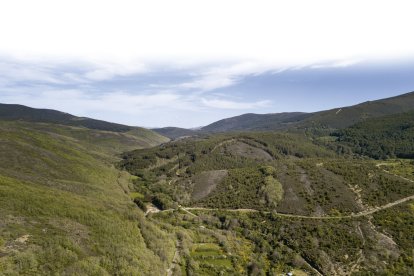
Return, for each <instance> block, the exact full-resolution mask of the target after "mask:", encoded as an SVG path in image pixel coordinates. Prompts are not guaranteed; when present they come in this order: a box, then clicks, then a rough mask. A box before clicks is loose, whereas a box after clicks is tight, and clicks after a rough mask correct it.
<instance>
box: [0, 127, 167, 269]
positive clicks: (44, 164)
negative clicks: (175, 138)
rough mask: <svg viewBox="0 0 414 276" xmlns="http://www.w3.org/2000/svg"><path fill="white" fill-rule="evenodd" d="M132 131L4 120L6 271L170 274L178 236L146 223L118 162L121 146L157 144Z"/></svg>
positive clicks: (0, 141)
mask: <svg viewBox="0 0 414 276" xmlns="http://www.w3.org/2000/svg"><path fill="white" fill-rule="evenodd" d="M133 137H136V136H134V134H122V135H118V134H116V133H115V134H114V133H112V132H107V131H98V130H89V129H85V128H74V127H69V126H59V125H52V124H38V123H25V122H0V152H1V154H0V271H1V272H0V274H2V273H4V274H6V275H14V274H16V275H17V274H26V275H39V274H43V275H44V274H52V273H58V274H71V275H73V274H75V275H114V274H122V275H142V274H144V275H145V274H147V275H149V274H152V273H155V274H156V275H161V274H163V273H164V271H165V268H166V260H167V259H169V258H172V256H170V255H172V254H173V252H172V253H171V252H169V251H168V249H169V248H170V247H171V246H173V242H168V241H167V240H166V239H167V238H168V237H167V236H166V234H164V233H162V232H160V230H158V228H156V227H154V226H152V225H149V224H148V223H147V222H145V220H144V218H143V213H142V212H140V211H139V210H138V209H137V208H136V207H135V205H134V204H133V203H132V201H131V200H130V196H129V185H130V176H129V175H128V174H127V173H122V172H120V171H118V170H116V169H115V168H114V167H113V165H112V163H113V161H114V159H113V158H114V157H112V154H113V153H114V152H116V151H117V150H120V149H127V148H134V147H135V148H137V147H140V145H141V147H142V146H144V145H148V144H150V143H154V144H155V143H156V142H155V141H151V140H150V138H149V137H147V138H146V139H147V140H148V141H147V142H143V143H142V144H140V142H139V141H138V140H134V139H135V138H133ZM136 139H138V138H136ZM126 141H129V142H128V143H126V145H125V144H124V142H126ZM134 141H137V142H136V143H135V144H134V143H133V142H134ZM154 235H157V238H156V239H155V238H153V237H154ZM153 240H157V241H159V242H162V243H163V245H164V246H163V248H164V250H163V252H162V253H160V252H155V251H154V248H155V246H154V245H152V247H151V246H149V245H148V244H151V243H152V244H154V242H153ZM170 243H172V245H171V244H170ZM152 275H154V274H152Z"/></svg>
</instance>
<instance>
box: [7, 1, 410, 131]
mask: <svg viewBox="0 0 414 276" xmlns="http://www.w3.org/2000/svg"><path fill="white" fill-rule="evenodd" d="M413 8H414V3H413V2H412V1H403V0H401V1H381V0H380V1H378V0H377V1H371V0H366V1H354V0H350V1H333V0H314V1H306V0H303V1H298V0H291V1H275V0H272V1H270V0H269V1H265V0H254V1H253V0H249V1H243V0H238V1H233V0H226V1H216V0H209V1H194V0H175V1H167V0H166V1H162V0H152V1H128V0H117V1H115V0H108V1H105V0H101V1H94V0H89V1H78V0H72V1H66V0H59V1H56V0H37V1H30V0H28V1H23V0H13V1H2V2H1V3H0V41H1V43H0V102H1V103H17V104H24V105H28V106H31V107H37V108H51V109H57V110H60V111H64V112H68V113H72V114H74V115H78V116H86V117H92V118H96V119H102V120H107V121H111V122H118V123H123V124H128V125H136V126H144V127H163V126H179V127H198V126H203V125H207V124H209V123H212V122H214V121H216V120H219V119H222V118H226V117H231V116H235V115H240V114H243V113H277V112H288V111H303V112H312V111H318V110H323V109H329V108H335V107H341V106H347V105H352V104H357V103H360V102H363V101H367V100H374V99H379V98H385V97H390V96H395V95H399V94H403V93H406V92H410V91H414V36H412V34H411V33H412V30H411V29H412V28H411V26H412V22H410V21H411V11H412V10H414V9H413Z"/></svg>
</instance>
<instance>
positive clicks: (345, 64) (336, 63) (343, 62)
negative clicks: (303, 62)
mask: <svg viewBox="0 0 414 276" xmlns="http://www.w3.org/2000/svg"><path fill="white" fill-rule="evenodd" d="M361 62H362V60H361V59H345V60H337V61H333V62H328V63H320V64H314V65H311V66H310V68H312V69H320V68H345V67H349V66H353V65H356V64H358V63H361Z"/></svg>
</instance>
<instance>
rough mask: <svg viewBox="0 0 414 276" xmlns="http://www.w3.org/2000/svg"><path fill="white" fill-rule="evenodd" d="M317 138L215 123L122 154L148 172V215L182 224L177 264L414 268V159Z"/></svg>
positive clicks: (215, 269) (224, 269) (130, 167)
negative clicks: (367, 153)
mask: <svg viewBox="0 0 414 276" xmlns="http://www.w3.org/2000/svg"><path fill="white" fill-rule="evenodd" d="M318 144H320V142H319V140H318V139H316V140H312V139H310V138H308V137H306V136H303V135H302V134H288V133H275V132H247V133H232V134H216V135H210V136H204V137H198V138H188V139H183V140H179V141H176V142H171V143H167V144H163V145H161V146H158V147H155V148H151V149H142V150H135V151H132V152H129V153H126V154H124V155H123V160H122V161H121V162H120V164H119V165H120V167H121V168H124V169H126V170H127V171H129V172H130V173H131V174H133V175H135V176H136V177H137V178H136V179H135V180H134V181H133V189H134V190H135V192H136V193H137V194H138V195H140V196H139V197H138V198H136V199H135V202H136V203H137V205H138V206H140V208H143V209H146V208H148V207H149V206H152V207H151V208H152V209H151V210H152V211H151V212H153V213H152V214H151V215H150V216H149V219H151V220H153V221H158V222H159V223H167V224H169V225H173V227H174V228H173V229H174V231H176V233H180V234H177V235H178V236H179V241H180V242H179V244H178V247H177V248H178V249H177V252H178V255H179V256H180V259H179V260H180V261H179V262H178V263H179V265H180V266H179V267H175V271H178V272H177V273H178V274H176V275H181V274H180V273H183V274H187V275H188V274H189V275H192V274H195V275H212V274H213V275H222V274H224V275H226V274H229V275H240V274H242V275H244V274H249V275H280V274H282V273H287V272H290V271H293V272H294V273H296V274H297V275H320V274H323V275H371V274H375V275H383V274H384V275H387V274H388V275H400V274H401V275H402V274H407V275H409V273H412V272H413V271H412V268H411V263H412V256H411V249H410V248H413V246H414V243H413V241H412V240H410V239H409V237H410V235H411V231H413V230H414V229H413V227H412V226H413V225H412V221H413V219H414V212H413V210H414V209H413V203H412V200H413V199H414V177H413V175H412V170H410V166H411V165H410V162H407V161H403V160H401V161H398V162H395V161H393V163H392V164H391V163H390V164H388V163H387V164H385V163H380V164H378V163H376V162H375V161H373V160H369V159H361V158H357V157H355V156H353V155H352V154H344V153H341V154H340V155H338V154H337V153H336V152H335V151H331V150H329V149H328V148H325V147H324V146H321V145H318ZM388 166H390V167H388ZM391 166H392V167H391ZM410 200H411V201H410ZM157 208H158V209H157ZM154 209H155V211H154ZM159 210H161V211H159ZM402 219H404V221H405V222H404V228H400V229H396V227H397V225H398V221H400V220H402ZM378 259H381V260H384V262H382V263H378V261H377V260H378ZM220 273H221V274H220Z"/></svg>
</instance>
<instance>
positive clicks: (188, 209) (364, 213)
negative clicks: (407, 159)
mask: <svg viewBox="0 0 414 276" xmlns="http://www.w3.org/2000/svg"><path fill="white" fill-rule="evenodd" d="M410 200H414V195H412V196H408V197H404V198H401V199H399V200H396V201H394V202H390V203H387V204H385V205H382V206H379V207H375V208H371V209H368V210H364V211H362V212H359V213H356V214H350V215H343V216H304V215H294V214H284V213H277V212H271V211H259V210H255V209H219V208H203V207H179V208H178V209H167V210H162V211H159V213H163V212H173V211H177V210H182V211H184V212H186V213H188V214H189V215H192V216H195V217H197V215H195V214H194V213H191V211H222V212H238V213H262V214H273V215H275V216H279V217H285V218H298V219H318V220H329V219H349V218H359V217H365V216H368V215H372V214H374V213H377V212H379V211H381V210H385V209H388V208H392V207H394V206H396V205H399V204H402V203H404V202H407V201H410Z"/></svg>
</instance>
